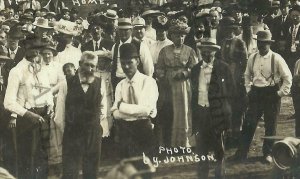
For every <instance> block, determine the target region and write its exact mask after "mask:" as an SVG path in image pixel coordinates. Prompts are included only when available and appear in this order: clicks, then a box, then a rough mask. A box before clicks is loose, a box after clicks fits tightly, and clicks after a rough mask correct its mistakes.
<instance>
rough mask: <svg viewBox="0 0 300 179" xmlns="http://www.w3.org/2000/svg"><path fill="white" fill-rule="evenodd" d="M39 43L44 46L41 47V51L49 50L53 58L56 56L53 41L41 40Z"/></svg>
mask: <svg viewBox="0 0 300 179" xmlns="http://www.w3.org/2000/svg"><path fill="white" fill-rule="evenodd" d="M41 41H42V43H43V45H44V46H43V47H42V50H45V49H49V50H52V52H53V55H54V56H56V55H57V50H56V44H55V43H54V41H53V40H51V39H50V38H42V39H41Z"/></svg>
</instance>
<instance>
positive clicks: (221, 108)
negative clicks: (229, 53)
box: [191, 38, 235, 179]
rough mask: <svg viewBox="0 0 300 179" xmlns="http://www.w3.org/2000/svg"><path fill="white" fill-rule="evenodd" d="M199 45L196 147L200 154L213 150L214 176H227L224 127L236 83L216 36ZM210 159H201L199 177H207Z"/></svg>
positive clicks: (194, 77)
mask: <svg viewBox="0 0 300 179" xmlns="http://www.w3.org/2000/svg"><path fill="white" fill-rule="evenodd" d="M197 47H198V48H199V49H200V52H201V56H202V58H203V61H201V62H199V63H198V64H197V65H195V66H194V67H193V68H192V71H191V85H192V102H191V103H192V115H193V117H192V127H193V134H195V135H196V151H197V154H198V155H199V156H202V155H205V156H206V155H207V154H208V152H209V150H213V152H214V154H215V159H216V160H217V165H216V168H215V177H216V178H223V177H225V168H224V167H225V165H224V154H225V148H224V131H225V130H228V129H229V128H230V120H231V104H230V100H231V98H232V96H233V94H234V91H235V88H234V87H235V85H234V82H233V78H232V75H231V72H230V69H229V66H228V65H227V64H226V63H224V62H223V61H222V60H221V59H217V58H216V56H215V54H216V52H218V51H219V50H220V48H221V47H220V46H218V45H216V39H214V38H203V39H202V40H201V43H198V45H197ZM208 163H209V161H208V160H206V161H200V162H199V164H198V170H197V172H198V177H199V178H201V179H202V178H208V173H209V164H208Z"/></svg>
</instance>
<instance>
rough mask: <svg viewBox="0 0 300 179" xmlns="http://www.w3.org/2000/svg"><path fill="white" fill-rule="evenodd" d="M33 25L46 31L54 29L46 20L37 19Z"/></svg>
mask: <svg viewBox="0 0 300 179" xmlns="http://www.w3.org/2000/svg"><path fill="white" fill-rule="evenodd" d="M33 25H35V26H37V27H40V28H44V29H52V28H53V27H51V26H49V22H48V19H45V18H42V17H41V18H37V19H36V21H35V22H34V23H33Z"/></svg>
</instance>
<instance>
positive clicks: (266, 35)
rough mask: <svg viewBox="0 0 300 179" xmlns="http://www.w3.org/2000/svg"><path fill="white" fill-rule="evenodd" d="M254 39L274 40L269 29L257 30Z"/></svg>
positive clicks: (262, 40)
mask: <svg viewBox="0 0 300 179" xmlns="http://www.w3.org/2000/svg"><path fill="white" fill-rule="evenodd" d="M254 39H256V40H257V41H261V42H274V40H272V34H271V32H270V31H269V30H262V31H258V32H257V33H256V37H255V38H254Z"/></svg>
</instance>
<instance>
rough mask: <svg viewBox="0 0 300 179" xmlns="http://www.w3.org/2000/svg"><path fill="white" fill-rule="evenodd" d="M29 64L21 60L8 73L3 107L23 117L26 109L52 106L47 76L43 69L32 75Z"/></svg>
mask: <svg viewBox="0 0 300 179" xmlns="http://www.w3.org/2000/svg"><path fill="white" fill-rule="evenodd" d="M30 64H31V63H30V62H29V61H27V60H26V59H23V60H22V61H20V63H19V64H18V65H17V66H16V67H14V68H13V69H12V70H11V71H10V73H9V77H8V85H7V89H6V94H5V99H4V107H5V108H6V109H8V110H9V111H10V112H12V113H15V114H17V115H19V116H24V114H25V113H26V111H27V109H31V108H34V107H44V106H47V105H51V106H53V95H52V93H51V87H50V81H49V76H48V74H47V73H46V71H45V70H44V69H43V67H42V68H41V71H39V72H38V73H37V74H34V73H33V72H32V71H33V70H32V69H33V68H32V67H31V66H30Z"/></svg>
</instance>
